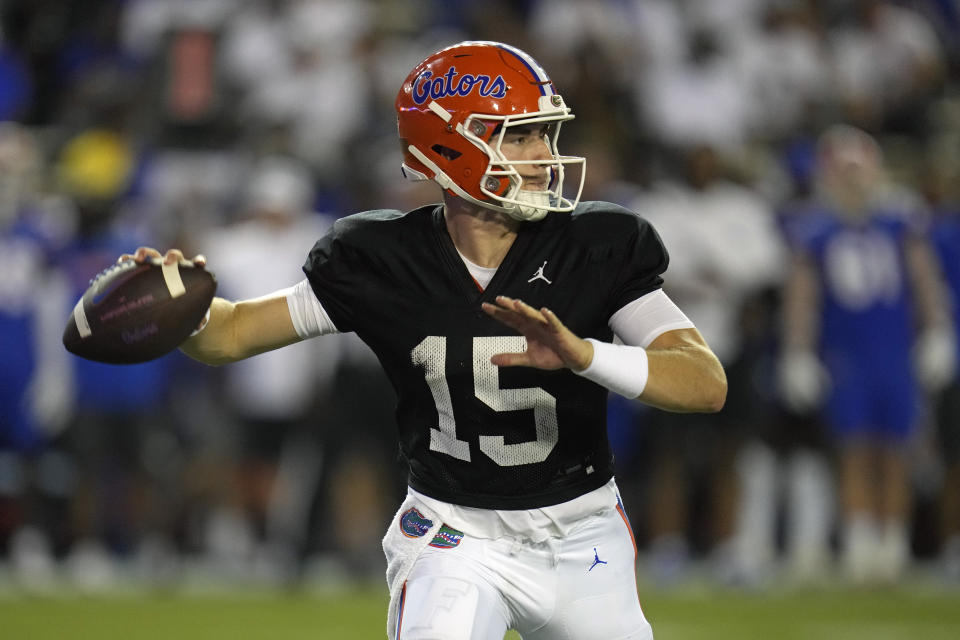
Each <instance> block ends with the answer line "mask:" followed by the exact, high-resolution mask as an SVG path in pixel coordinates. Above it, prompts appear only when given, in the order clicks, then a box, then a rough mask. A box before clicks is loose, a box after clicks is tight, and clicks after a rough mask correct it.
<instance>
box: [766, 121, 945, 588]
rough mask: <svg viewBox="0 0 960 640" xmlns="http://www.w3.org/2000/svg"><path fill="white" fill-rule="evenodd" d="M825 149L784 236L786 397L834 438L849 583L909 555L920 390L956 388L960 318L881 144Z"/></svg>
mask: <svg viewBox="0 0 960 640" xmlns="http://www.w3.org/2000/svg"><path fill="white" fill-rule="evenodd" d="M817 150H818V155H817V162H818V167H817V189H818V198H817V199H816V201H815V202H813V203H811V205H810V207H808V208H807V209H804V210H802V212H801V213H798V214H797V217H796V219H795V220H793V221H792V222H791V223H790V226H789V228H788V230H787V234H788V237H789V240H790V243H791V245H792V248H793V254H794V256H793V260H792V262H793V264H792V268H791V269H792V271H791V274H790V277H789V280H788V283H787V286H786V290H785V294H784V312H783V319H784V320H783V345H784V354H783V356H782V361H781V368H780V375H781V389H782V393H783V396H784V399H785V400H786V402H787V403H788V404H789V405H790V406H792V407H793V408H795V409H797V410H805V409H806V410H812V409H816V408H819V407H820V406H822V408H823V414H824V418H825V422H826V424H827V425H828V427H829V428H830V430H831V432H832V436H833V438H834V440H835V443H836V447H837V449H838V471H839V474H838V475H839V496H838V497H839V503H840V511H841V514H840V518H841V521H840V523H839V524H840V531H841V536H840V537H841V549H840V551H841V553H840V560H841V564H842V569H843V571H844V573H845V575H846V577H847V578H848V579H849V580H850V581H851V582H854V583H864V582H877V581H879V582H891V581H895V580H897V579H899V577H900V576H901V575H902V573H903V572H904V571H905V570H906V569H907V568H908V566H909V561H910V539H909V516H910V510H911V506H910V498H911V496H910V481H909V480H910V478H909V471H910V469H909V446H908V445H909V443H910V442H911V440H912V439H913V438H914V437H915V436H916V434H917V428H918V425H919V422H920V416H919V412H918V408H919V406H920V405H921V399H920V391H921V389H920V383H926V384H927V385H929V386H930V387H938V386H941V382H940V381H942V382H946V380H949V375H950V370H951V369H952V367H953V365H952V364H951V362H950V361H949V360H951V359H952V355H953V353H954V352H955V351H954V350H955V347H954V346H953V333H952V327H951V324H950V322H951V321H950V317H949V313H948V312H947V311H946V309H947V305H946V303H945V298H944V296H945V292H944V290H943V287H942V282H941V274H940V273H939V269H938V267H937V264H936V260H935V257H934V254H933V252H932V248H931V246H930V243H929V239H928V237H927V233H926V230H925V229H924V225H922V224H921V223H920V222H921V218H922V216H921V215H920V213H918V211H919V209H920V206H919V203H918V202H915V197H914V196H912V194H910V193H908V192H906V191H905V190H904V189H903V188H901V187H897V186H896V185H895V184H893V183H892V182H891V181H890V180H889V179H888V178H886V176H885V175H884V174H885V170H884V163H883V155H882V149H881V147H880V145H879V144H878V143H877V141H876V140H875V139H874V138H873V137H872V136H871V135H869V134H868V133H867V132H865V131H862V130H860V129H857V128H854V127H851V126H847V125H836V126H833V127H831V128H829V129H828V130H827V131H825V132H824V133H823V134H822V135H821V136H820V139H819V142H818V147H817ZM945 357H946V358H947V361H945V360H944V358H945ZM822 537H823V538H826V536H822Z"/></svg>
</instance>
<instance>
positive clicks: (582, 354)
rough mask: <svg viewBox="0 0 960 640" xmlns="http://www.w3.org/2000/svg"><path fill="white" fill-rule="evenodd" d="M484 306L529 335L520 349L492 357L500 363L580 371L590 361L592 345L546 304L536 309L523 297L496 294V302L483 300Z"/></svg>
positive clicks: (519, 331)
mask: <svg viewBox="0 0 960 640" xmlns="http://www.w3.org/2000/svg"><path fill="white" fill-rule="evenodd" d="M482 306H483V310H484V311H485V312H486V313H487V314H489V315H490V316H492V317H493V318H495V319H496V320H499V321H500V322H502V323H503V324H505V325H507V326H508V327H510V328H512V329H514V330H515V331H517V332H518V333H520V334H522V335H523V336H524V337H526V339H527V350H526V351H524V352H521V353H498V354H496V355H495V356H493V357H492V358H491V359H490V361H491V362H492V363H493V364H495V365H497V366H500V367H517V366H520V367H535V368H538V369H560V368H562V367H569V368H570V369H573V370H574V371H581V370H583V369H586V368H587V367H588V366H589V365H590V361H591V359H592V358H593V345H591V344H590V343H589V342H587V341H586V340H582V339H581V338H579V337H578V336H576V335H575V334H574V333H573V332H572V331H570V330H569V329H568V328H567V327H566V326H565V325H564V324H563V323H562V322H561V321H560V319H559V318H557V316H556V315H555V314H554V313H553V312H552V311H550V310H549V309H547V308H546V307H543V308H541V309H534V308H533V307H531V306H530V305H528V304H527V303H525V302H523V301H522V300H515V299H513V298H508V297H507V296H497V298H496V304H490V303H487V302H485V303H483V305H482Z"/></svg>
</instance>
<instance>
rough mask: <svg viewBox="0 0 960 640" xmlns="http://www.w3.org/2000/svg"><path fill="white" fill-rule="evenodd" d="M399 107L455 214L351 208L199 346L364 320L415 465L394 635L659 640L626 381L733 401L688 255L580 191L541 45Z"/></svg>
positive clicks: (420, 175) (453, 54)
mask: <svg viewBox="0 0 960 640" xmlns="http://www.w3.org/2000/svg"><path fill="white" fill-rule="evenodd" d="M396 110H397V125H398V133H399V137H400V142H401V145H402V149H403V156H404V163H403V167H402V169H403V172H404V175H405V176H407V177H408V178H410V179H414V180H433V181H434V182H436V183H437V184H439V185H440V187H441V188H442V190H443V197H442V203H441V204H436V205H432V206H426V207H422V208H419V209H415V210H413V211H409V212H405V213H404V212H400V211H394V210H379V211H367V212H363V213H358V214H355V215H351V216H347V217H345V218H342V219H340V220H339V221H338V222H337V223H336V224H335V225H334V228H333V229H332V230H331V231H330V233H328V234H327V235H326V236H325V237H323V238H321V239H320V240H319V241H318V242H317V243H316V245H315V246H314V248H313V249H312V250H311V251H310V254H309V255H308V256H307V258H306V262H305V264H304V267H303V271H304V273H305V278H304V279H303V280H302V281H301V282H300V283H297V284H294V285H293V286H291V287H290V288H288V289H285V290H283V291H279V292H275V293H273V294H271V295H267V296H264V297H261V298H257V299H254V300H245V301H240V302H229V301H227V300H224V299H220V298H215V299H214V302H213V304H212V306H211V310H210V314H209V321H208V322H207V323H206V325H205V327H204V328H203V329H202V330H201V331H199V332H198V333H196V335H194V336H193V337H191V338H189V339H188V340H187V341H186V342H185V343H184V344H183V345H182V347H181V349H182V350H183V351H184V352H186V353H187V354H188V355H190V356H192V357H194V358H196V359H198V360H200V361H203V362H206V363H209V364H222V363H227V362H232V361H235V360H239V359H242V358H247V357H249V356H252V355H255V354H257V353H261V352H263V351H267V350H270V349H276V348H279V347H282V346H284V345H287V344H290V343H293V342H296V341H298V340H303V339H307V338H311V337H314V336H320V335H323V334H330V333H336V332H349V331H353V332H356V333H357V335H358V336H360V338H362V339H363V340H364V341H365V342H366V343H367V345H369V346H370V347H371V349H372V350H373V351H374V352H375V353H376V355H377V357H378V358H379V360H380V362H381V363H382V365H383V368H384V369H385V371H386V373H387V376H388V377H389V379H390V381H391V382H392V384H393V387H394V389H395V390H396V393H397V405H396V417H397V423H398V427H399V433H398V436H399V445H400V451H401V454H402V455H403V457H404V459H405V460H406V462H407V464H408V465H409V490H408V494H407V498H406V500H405V502H404V503H403V504H402V505H401V506H400V509H399V510H398V512H397V515H396V517H395V518H394V519H393V520H392V521H391V522H390V524H389V527H388V530H387V533H386V535H385V537H384V540H383V547H384V552H385V554H386V557H387V564H388V568H387V582H388V586H389V589H390V595H391V599H390V606H389V610H388V618H387V633H388V636H389V637H390V638H392V639H402V640H413V639H421V640H425V639H443V640H454V639H463V640H501V639H502V638H503V635H504V633H505V632H506V630H507V629H516V630H517V631H518V632H519V633H520V634H521V635H522V636H523V638H525V639H526V640H529V639H538V638H542V639H547V638H549V639H551V640H558V639H569V640H617V639H626V638H636V639H640V638H651V637H652V632H651V629H650V625H649V624H648V622H647V620H646V618H645V617H644V614H643V611H642V609H641V606H640V602H639V598H638V594H637V586H636V574H635V570H636V569H635V565H636V546H635V544H634V541H633V534H632V532H631V530H630V525H629V523H628V521H627V517H626V514H625V513H624V511H623V507H622V503H621V501H620V498H619V495H618V492H617V486H616V483H615V480H614V476H613V458H612V454H611V449H610V445H609V442H608V438H607V432H606V409H605V407H606V397H607V392H608V390H610V391H614V392H616V393H619V394H622V395H624V396H627V397H630V398H638V399H639V400H640V401H641V402H645V403H648V404H650V405H653V406H656V407H659V408H662V409H666V410H669V411H678V412H711V411H718V410H719V409H720V408H721V407H722V406H723V403H724V400H725V397H726V378H725V375H724V372H723V369H722V367H721V366H720V364H719V362H718V360H717V359H716V357H715V356H714V355H713V353H712V352H711V351H710V349H709V347H708V346H707V345H706V344H705V342H704V341H703V339H702V337H701V336H700V334H699V332H698V331H697V330H696V328H695V327H694V326H693V324H692V323H691V322H690V321H689V320H688V319H687V317H686V316H685V315H684V314H683V313H682V312H681V311H680V310H679V309H678V308H677V307H676V306H675V305H674V304H673V303H672V302H671V301H670V300H669V298H667V296H666V295H665V294H664V293H663V291H662V290H661V284H662V282H663V280H662V277H661V274H662V273H663V272H664V271H665V270H666V268H667V262H668V258H667V252H666V250H665V249H664V247H663V245H662V243H661V242H660V238H659V237H658V236H657V234H656V232H655V231H654V229H653V228H652V227H651V226H650V225H649V224H648V223H647V222H646V221H645V220H644V219H643V218H641V217H640V216H638V215H636V214H635V213H633V212H631V211H628V210H626V209H623V208H621V207H619V206H616V205H613V204H609V203H605V202H579V197H580V189H581V188H582V184H583V175H584V173H583V171H584V164H585V160H584V159H583V158H579V157H571V156H562V155H560V154H559V152H558V150H557V137H558V134H559V131H560V126H561V123H563V122H565V121H567V120H570V119H572V118H573V115H572V113H571V111H570V109H569V108H568V107H567V105H566V104H565V103H564V101H563V98H562V97H561V96H560V95H559V94H558V93H557V92H556V90H555V87H554V85H553V84H552V82H551V81H550V79H549V77H548V76H547V74H546V73H545V72H544V70H543V69H542V68H541V67H540V65H539V64H538V63H537V62H536V61H535V60H533V58H531V57H530V56H529V55H527V54H526V53H524V52H523V51H520V50H518V49H516V48H514V47H511V46H508V45H505V44H501V43H496V42H463V43H460V44H457V45H454V46H451V47H448V48H446V49H443V50H441V51H438V52H437V53H435V54H433V55H431V56H429V57H428V58H427V59H425V60H424V61H423V62H421V63H420V64H419V65H417V66H416V67H415V68H414V69H413V71H412V72H411V73H410V75H409V76H408V77H407V79H406V80H405V81H404V83H403V86H402V87H401V89H400V92H399V94H398V95H397V99H396ZM574 176H575V177H574ZM565 178H568V179H569V180H568V183H570V184H568V185H567V187H568V188H567V189H566V190H565V189H564V180H565ZM571 185H572V187H571ZM159 255H160V254H159V253H158V252H157V251H155V250H153V249H147V248H140V249H138V250H137V252H136V254H135V255H134V257H135V258H136V259H138V260H145V259H147V258H148V257H156V256H159ZM180 258H182V255H181V253H180V252H179V251H178V250H175V249H174V250H170V251H168V252H167V253H166V256H165V260H166V261H168V262H169V261H174V260H178V259H180ZM197 260H198V261H200V262H202V259H199V258H198V259H197Z"/></svg>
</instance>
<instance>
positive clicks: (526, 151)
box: [500, 124, 553, 191]
mask: <svg viewBox="0 0 960 640" xmlns="http://www.w3.org/2000/svg"><path fill="white" fill-rule="evenodd" d="M549 133H550V132H549V127H548V126H547V125H535V124H531V125H521V126H516V127H510V128H509V129H508V130H507V132H506V133H504V135H503V142H501V144H500V151H501V153H503V156H504V158H506V159H507V160H517V161H523V162H530V161H543V162H544V164H517V165H515V168H516V169H517V172H519V174H520V177H521V178H523V183H522V185H521V188H522V189H524V190H528V191H546V190H547V188H548V187H549V185H550V170H549V163H550V161H551V160H552V159H553V156H552V154H551V153H550V147H549V144H548V142H549V139H548V136H549Z"/></svg>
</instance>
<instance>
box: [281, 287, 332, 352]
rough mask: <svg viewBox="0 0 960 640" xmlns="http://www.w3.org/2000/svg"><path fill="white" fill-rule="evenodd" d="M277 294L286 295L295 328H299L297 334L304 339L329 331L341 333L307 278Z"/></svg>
mask: <svg viewBox="0 0 960 640" xmlns="http://www.w3.org/2000/svg"><path fill="white" fill-rule="evenodd" d="M277 294H278V295H285V296H286V298H287V309H289V310H290V319H291V320H292V321H293V328H294V329H296V330H297V335H298V336H300V337H301V338H303V339H304V340H306V339H307V338H313V337H315V336H322V335H325V334H328V333H340V330H339V329H337V327H336V326H335V325H334V324H333V320H331V319H330V316H328V315H327V312H326V311H325V310H324V308H323V305H322V304H320V301H319V300H317V296H316V294H314V293H313V289H312V288H311V287H310V283H309V282H308V281H307V279H306V278H304V279H303V280H301V281H300V282H298V283H297V284H295V285H293V286H292V287H288V288H286V289H283V290H282V291H279V292H277Z"/></svg>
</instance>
